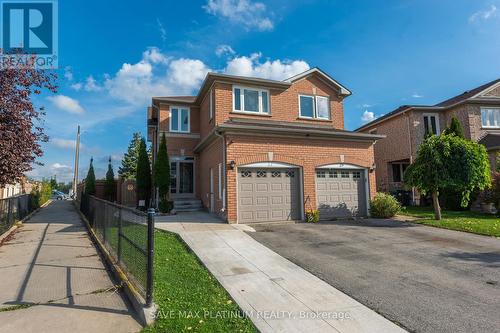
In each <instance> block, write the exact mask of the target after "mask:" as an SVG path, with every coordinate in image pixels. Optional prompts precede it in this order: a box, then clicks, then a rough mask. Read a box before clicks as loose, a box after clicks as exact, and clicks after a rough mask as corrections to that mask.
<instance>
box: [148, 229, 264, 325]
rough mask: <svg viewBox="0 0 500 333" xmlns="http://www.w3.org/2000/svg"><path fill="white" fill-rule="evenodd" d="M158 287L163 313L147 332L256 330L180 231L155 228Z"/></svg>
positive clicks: (159, 304)
mask: <svg viewBox="0 0 500 333" xmlns="http://www.w3.org/2000/svg"><path fill="white" fill-rule="evenodd" d="M154 288H155V289H154V302H155V303H156V304H158V306H159V308H160V310H159V316H158V318H157V321H156V323H155V324H154V325H153V326H151V327H146V328H145V329H144V330H143V332H162V333H163V332H256V329H255V327H254V326H253V324H252V322H251V321H250V319H248V318H246V317H243V316H242V315H241V313H240V309H239V307H238V305H237V304H236V303H235V302H234V301H233V300H232V299H231V297H230V296H229V294H228V293H227V292H226V290H225V289H224V288H222V286H221V285H220V284H219V283H218V281H217V280H216V279H215V278H214V277H213V276H212V275H211V274H210V272H209V271H208V270H207V269H206V268H205V267H204V266H203V265H202V264H200V262H199V261H198V259H197V257H196V256H195V255H194V254H193V253H192V252H191V251H190V250H189V248H187V247H186V245H185V244H184V243H183V242H182V241H181V240H180V239H179V236H178V235H176V234H173V233H169V232H164V231H160V230H156V231H155V281H154Z"/></svg>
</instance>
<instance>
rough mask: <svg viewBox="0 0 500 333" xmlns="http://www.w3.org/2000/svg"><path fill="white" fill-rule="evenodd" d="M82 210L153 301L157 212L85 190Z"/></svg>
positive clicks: (150, 301)
mask: <svg viewBox="0 0 500 333" xmlns="http://www.w3.org/2000/svg"><path fill="white" fill-rule="evenodd" d="M80 210H81V212H82V213H83V214H84V215H85V216H86V217H87V220H88V221H89V223H90V225H91V227H92V229H93V230H94V231H95V233H96V234H97V237H98V238H99V240H100V241H101V242H102V243H103V244H104V246H105V247H106V249H107V250H108V252H109V253H110V254H111V256H112V257H113V260H114V261H115V263H116V264H117V265H118V266H120V268H121V269H122V270H123V271H124V272H125V273H126V274H127V277H128V279H129V281H130V282H131V283H132V284H134V286H135V287H136V289H137V290H139V292H140V293H141V294H142V296H143V297H144V298H145V300H146V305H151V303H152V293H153V250H154V249H153V246H154V244H153V241H154V234H153V232H154V212H150V213H148V214H146V213H143V212H140V211H138V210H135V209H132V208H129V207H125V206H121V205H118V204H115V203H112V202H109V201H106V200H102V199H99V198H96V197H94V196H89V195H85V194H82V197H81V201H80Z"/></svg>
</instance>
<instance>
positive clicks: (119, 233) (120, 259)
mask: <svg viewBox="0 0 500 333" xmlns="http://www.w3.org/2000/svg"><path fill="white" fill-rule="evenodd" d="M121 262H122V209H121V208H118V264H120V263H121Z"/></svg>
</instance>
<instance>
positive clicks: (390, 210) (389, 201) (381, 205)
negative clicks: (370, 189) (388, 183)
mask: <svg viewBox="0 0 500 333" xmlns="http://www.w3.org/2000/svg"><path fill="white" fill-rule="evenodd" d="M400 210H401V204H400V203H399V202H398V201H397V200H396V198H394V197H393V196H392V195H390V194H387V193H377V194H376V195H375V198H374V199H373V200H372V201H370V215H371V216H372V217H378V218H389V217H393V216H394V215H396V214H397V213H399V211H400Z"/></svg>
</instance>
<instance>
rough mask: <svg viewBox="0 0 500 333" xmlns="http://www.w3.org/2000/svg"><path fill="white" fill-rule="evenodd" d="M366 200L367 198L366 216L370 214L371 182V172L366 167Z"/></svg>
mask: <svg viewBox="0 0 500 333" xmlns="http://www.w3.org/2000/svg"><path fill="white" fill-rule="evenodd" d="M364 171H365V200H366V216H367V217H369V216H370V182H369V180H368V176H369V172H368V169H367V168H365V170H364Z"/></svg>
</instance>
